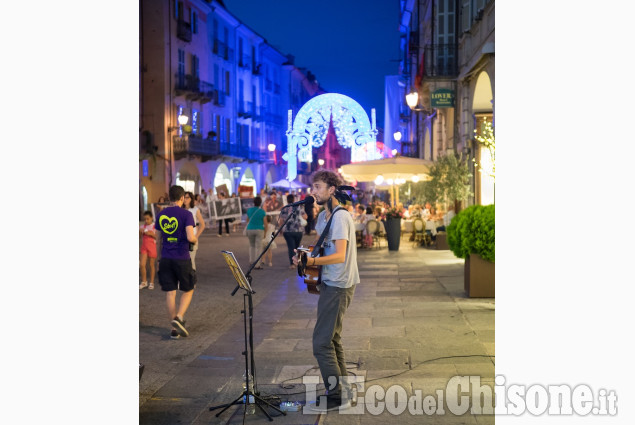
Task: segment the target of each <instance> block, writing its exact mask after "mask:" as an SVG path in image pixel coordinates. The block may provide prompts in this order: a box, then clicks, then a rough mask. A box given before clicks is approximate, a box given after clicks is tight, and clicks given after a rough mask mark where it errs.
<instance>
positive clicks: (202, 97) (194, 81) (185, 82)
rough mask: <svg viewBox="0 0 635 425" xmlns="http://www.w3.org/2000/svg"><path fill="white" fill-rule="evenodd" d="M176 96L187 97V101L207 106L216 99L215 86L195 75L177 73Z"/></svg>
mask: <svg viewBox="0 0 635 425" xmlns="http://www.w3.org/2000/svg"><path fill="white" fill-rule="evenodd" d="M174 94H175V95H176V96H185V98H186V99H187V100H191V101H198V102H200V103H201V104H205V103H208V102H211V101H212V99H214V86H213V85H212V84H210V83H208V82H205V81H201V80H200V79H199V78H198V77H195V76H193V75H189V74H179V73H176V74H175V76H174Z"/></svg>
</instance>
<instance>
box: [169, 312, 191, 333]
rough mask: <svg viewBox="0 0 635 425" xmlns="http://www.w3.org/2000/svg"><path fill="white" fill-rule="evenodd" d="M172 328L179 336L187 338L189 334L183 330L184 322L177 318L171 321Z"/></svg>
mask: <svg viewBox="0 0 635 425" xmlns="http://www.w3.org/2000/svg"><path fill="white" fill-rule="evenodd" d="M172 326H174V329H176V331H177V332H178V333H179V334H180V335H181V336H188V335H189V334H190V333H189V332H188V331H187V329H185V320H181V319H179V318H178V316H177V317H175V318H174V319H172Z"/></svg>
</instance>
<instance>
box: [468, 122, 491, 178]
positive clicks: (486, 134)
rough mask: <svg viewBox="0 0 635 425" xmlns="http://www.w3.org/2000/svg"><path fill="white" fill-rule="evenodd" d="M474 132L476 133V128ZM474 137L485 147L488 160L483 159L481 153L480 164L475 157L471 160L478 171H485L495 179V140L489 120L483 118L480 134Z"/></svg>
mask: <svg viewBox="0 0 635 425" xmlns="http://www.w3.org/2000/svg"><path fill="white" fill-rule="evenodd" d="M474 133H477V131H476V129H475V130H474ZM474 139H475V140H476V141H477V142H479V143H480V144H481V145H482V146H484V147H485V148H487V150H488V151H489V154H490V158H491V162H490V161H483V159H482V155H481V161H480V164H479V162H478V161H476V158H472V162H473V163H474V165H475V166H476V168H477V170H478V172H479V173H483V172H484V173H486V174H487V175H488V176H490V177H491V178H492V179H494V181H496V142H495V137H494V127H493V126H492V123H491V122H490V121H487V120H485V122H484V123H483V130H482V133H481V134H475V136H474Z"/></svg>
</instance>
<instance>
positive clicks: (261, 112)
mask: <svg viewBox="0 0 635 425" xmlns="http://www.w3.org/2000/svg"><path fill="white" fill-rule="evenodd" d="M253 118H254V120H256V121H264V119H265V108H264V107H263V106H255V107H254V116H253Z"/></svg>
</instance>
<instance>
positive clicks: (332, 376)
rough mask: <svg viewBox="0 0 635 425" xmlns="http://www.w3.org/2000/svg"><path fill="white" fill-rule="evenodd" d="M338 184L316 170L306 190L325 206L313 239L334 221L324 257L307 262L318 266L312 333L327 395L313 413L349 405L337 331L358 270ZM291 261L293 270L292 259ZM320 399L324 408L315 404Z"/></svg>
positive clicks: (334, 178)
mask: <svg viewBox="0 0 635 425" xmlns="http://www.w3.org/2000/svg"><path fill="white" fill-rule="evenodd" d="M340 184H341V183H340V180H339V177H338V176H337V174H335V173H333V172H330V171H318V172H316V173H315V174H314V176H313V183H312V185H311V196H313V197H314V198H315V202H316V203H317V204H318V205H321V206H322V205H323V206H325V209H324V211H322V212H321V213H320V214H319V215H318V217H317V222H316V225H315V228H316V231H317V234H318V235H321V234H322V232H324V230H325V228H326V225H327V222H328V221H329V219H330V218H331V217H332V218H333V220H332V222H331V226H330V228H329V229H328V231H327V234H326V235H325V238H324V242H323V244H322V246H323V247H324V255H323V256H319V257H309V258H308V259H307V265H308V266H313V265H317V266H322V284H321V285H320V288H319V290H320V295H319V297H320V298H319V300H318V310H317V322H316V323H315V328H314V329H313V355H314V356H315V358H316V360H317V362H318V365H319V367H320V373H321V375H322V379H323V380H324V385H325V387H326V389H327V392H328V393H327V396H326V398H324V397H321V400H318V402H317V403H316V405H315V406H314V407H312V409H313V410H315V411H327V410H335V409H338V408H340V407H341V408H347V407H349V406H350V397H349V394H348V385H347V382H346V378H345V377H346V376H347V372H346V361H345V359H344V348H343V347H342V343H341V332H342V323H343V319H344V313H345V312H346V309H347V308H348V306H349V305H350V303H351V300H352V299H353V294H354V293H355V285H357V284H358V283H359V271H358V269H357V245H356V238H355V224H354V223H353V219H352V217H351V215H350V214H349V213H348V212H347V210H346V209H345V208H343V207H342V206H341V205H340V203H339V201H338V200H337V198H336V197H335V192H336V190H337V188H338V186H339V185H340ZM315 249H316V250H317V249H318V247H315ZM293 262H294V264H296V265H297V263H298V256H297V255H296V256H295V257H294V258H293ZM343 378H344V379H343ZM342 384H344V385H342ZM324 400H325V401H326V403H323V402H320V401H324Z"/></svg>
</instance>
